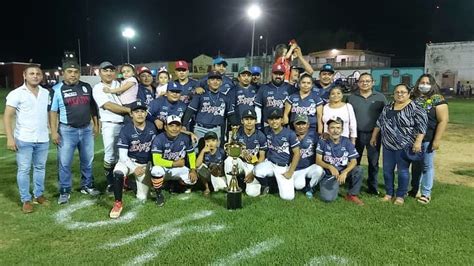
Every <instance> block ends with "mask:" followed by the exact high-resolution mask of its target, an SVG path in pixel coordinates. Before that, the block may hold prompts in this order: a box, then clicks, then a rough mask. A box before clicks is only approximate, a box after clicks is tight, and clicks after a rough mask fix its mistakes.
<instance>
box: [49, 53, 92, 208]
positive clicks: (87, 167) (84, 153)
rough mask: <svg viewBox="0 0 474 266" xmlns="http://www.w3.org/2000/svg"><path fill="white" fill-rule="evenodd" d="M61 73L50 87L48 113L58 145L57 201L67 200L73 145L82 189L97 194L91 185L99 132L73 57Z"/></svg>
mask: <svg viewBox="0 0 474 266" xmlns="http://www.w3.org/2000/svg"><path fill="white" fill-rule="evenodd" d="M63 74H64V81H63V82H60V83H58V84H57V85H55V86H54V87H53V97H52V99H51V109H50V113H49V119H50V125H51V139H52V140H53V143H54V144H56V145H57V146H58V164H59V193H60V195H59V199H58V204H65V203H68V201H69V197H70V193H71V188H72V175H71V166H72V159H73V157H74V150H75V149H76V148H78V150H79V158H80V161H81V163H80V167H81V193H83V194H89V195H92V196H96V195H98V194H100V193H99V191H98V190H96V189H95V188H94V177H93V175H92V162H93V161H94V136H97V135H98V134H99V124H98V120H97V106H96V103H95V101H94V98H93V97H92V88H91V86H90V85H89V84H88V83H85V82H82V81H80V80H79V77H80V71H79V65H78V64H77V63H76V62H74V61H66V62H64V64H63ZM91 119H92V123H91ZM58 124H59V127H58Z"/></svg>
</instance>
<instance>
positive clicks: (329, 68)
mask: <svg viewBox="0 0 474 266" xmlns="http://www.w3.org/2000/svg"><path fill="white" fill-rule="evenodd" d="M319 72H330V73H334V68H333V67H332V65H331V64H324V65H323V67H321V69H320V70H319Z"/></svg>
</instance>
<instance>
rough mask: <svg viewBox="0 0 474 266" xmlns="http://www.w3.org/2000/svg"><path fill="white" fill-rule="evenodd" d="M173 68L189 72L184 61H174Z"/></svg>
mask: <svg viewBox="0 0 474 266" xmlns="http://www.w3.org/2000/svg"><path fill="white" fill-rule="evenodd" d="M174 68H175V69H176V70H178V69H185V70H189V66H188V63H187V62H186V61H184V60H179V61H176V63H175V64H174Z"/></svg>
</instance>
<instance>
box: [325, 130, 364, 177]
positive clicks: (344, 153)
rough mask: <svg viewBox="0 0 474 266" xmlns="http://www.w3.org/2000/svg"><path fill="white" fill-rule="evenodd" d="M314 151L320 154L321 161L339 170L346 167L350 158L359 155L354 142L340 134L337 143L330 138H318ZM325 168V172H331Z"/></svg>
mask: <svg viewBox="0 0 474 266" xmlns="http://www.w3.org/2000/svg"><path fill="white" fill-rule="evenodd" d="M316 153H317V154H321V155H322V156H323V161H324V162H325V163H328V164H330V165H332V166H334V167H336V169H337V170H338V171H339V172H340V171H342V170H344V169H345V168H346V167H347V165H348V164H349V161H350V160H352V159H356V158H357V157H359V154H358V153H357V151H356V149H355V147H354V144H352V142H351V141H350V140H349V138H346V137H342V136H341V140H340V141H339V143H338V144H336V143H334V142H333V141H332V140H331V139H327V140H325V139H320V140H319V141H318V146H317V147H316ZM325 170H326V173H327V174H329V175H330V174H331V172H330V171H329V170H327V169H325Z"/></svg>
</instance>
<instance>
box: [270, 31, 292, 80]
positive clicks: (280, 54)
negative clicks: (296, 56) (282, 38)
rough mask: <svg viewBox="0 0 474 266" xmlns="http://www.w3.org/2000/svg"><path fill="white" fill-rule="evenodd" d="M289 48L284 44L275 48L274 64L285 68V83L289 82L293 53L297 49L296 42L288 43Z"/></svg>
mask: <svg viewBox="0 0 474 266" xmlns="http://www.w3.org/2000/svg"><path fill="white" fill-rule="evenodd" d="M289 45H290V47H289V48H288V46H287V45H286V44H283V43H282V44H279V45H277V46H276V47H275V62H274V64H279V65H283V66H285V75H284V80H285V82H289V80H290V67H291V61H292V60H293V52H294V50H295V49H296V47H298V44H297V43H296V41H294V40H291V41H290V44H289Z"/></svg>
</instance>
